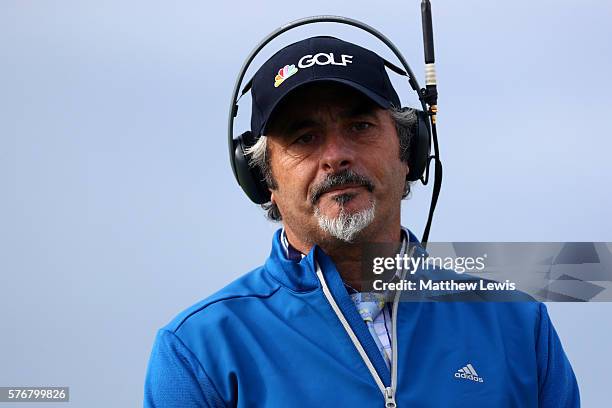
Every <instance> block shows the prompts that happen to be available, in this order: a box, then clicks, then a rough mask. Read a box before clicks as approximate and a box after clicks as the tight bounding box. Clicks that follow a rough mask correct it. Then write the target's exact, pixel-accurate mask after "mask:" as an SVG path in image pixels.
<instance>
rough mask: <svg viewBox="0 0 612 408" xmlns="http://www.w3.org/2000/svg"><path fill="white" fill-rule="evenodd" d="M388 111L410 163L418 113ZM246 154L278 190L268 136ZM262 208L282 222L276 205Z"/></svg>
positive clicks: (403, 157) (402, 153) (407, 186)
mask: <svg viewBox="0 0 612 408" xmlns="http://www.w3.org/2000/svg"><path fill="white" fill-rule="evenodd" d="M388 111H389V114H390V115H391V118H392V119H393V121H394V122H395V129H396V130H397V136H398V138H399V151H400V159H401V160H402V161H403V162H406V163H408V159H409V155H410V142H411V139H412V137H413V135H414V133H415V130H416V123H417V116H416V112H415V111H414V109H411V108H402V109H397V108H394V107H391V108H389V109H388ZM246 154H247V155H248V156H250V157H249V165H250V166H251V167H256V168H259V170H260V171H261V174H262V175H263V178H264V182H265V183H266V185H267V186H268V188H269V189H270V190H274V189H276V188H277V187H278V186H277V184H276V180H274V177H273V176H272V168H271V167H270V157H269V154H268V138H267V136H263V135H262V136H261V137H260V138H259V139H258V140H257V142H256V143H255V144H254V145H253V146H251V147H248V148H247V149H246ZM410 184H411V182H410V181H408V180H406V184H405V185H404V193H403V195H402V198H406V197H408V195H409V194H410ZM261 207H262V208H263V209H264V210H265V211H266V212H267V214H266V215H267V217H268V219H270V220H272V221H280V220H282V216H281V213H280V211H279V210H278V207H277V206H276V204H274V203H272V202H271V201H268V202H267V203H264V204H262V205H261Z"/></svg>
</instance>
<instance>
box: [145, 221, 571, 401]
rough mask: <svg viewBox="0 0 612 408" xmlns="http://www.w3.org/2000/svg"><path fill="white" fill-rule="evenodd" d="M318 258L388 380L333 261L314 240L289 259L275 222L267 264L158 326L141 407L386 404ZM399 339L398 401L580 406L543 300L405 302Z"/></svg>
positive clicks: (400, 312) (388, 375)
mask: <svg viewBox="0 0 612 408" xmlns="http://www.w3.org/2000/svg"><path fill="white" fill-rule="evenodd" d="M410 239H411V241H416V238H415V237H414V236H413V235H411V236H410ZM315 260H316V262H315ZM317 263H318V265H319V266H320V270H321V271H322V274H323V275H324V277H325V281H326V282H327V285H328V287H329V290H330V292H331V295H332V296H333V298H334V299H335V301H336V303H337V306H338V307H339V309H340V310H341V312H342V314H343V315H344V317H345V318H346V321H347V322H348V323H349V324H350V327H351V328H352V330H353V332H354V334H355V335H356V336H357V338H358V339H359V341H360V343H361V344H362V345H363V349H364V350H365V352H366V353H367V357H369V360H370V361H371V364H372V365H373V367H374V369H375V370H376V373H377V374H378V376H379V378H380V380H382V382H383V383H384V384H385V386H388V385H389V384H390V382H391V373H390V371H389V369H388V368H387V366H386V364H385V362H384V360H383V357H382V356H381V354H380V352H379V350H378V348H377V346H376V344H375V342H374V340H373V338H372V336H371V335H370V332H369V331H368V329H367V327H366V325H365V324H364V322H363V320H362V319H361V317H360V316H359V313H358V312H357V310H356V308H355V306H354V304H353V302H352V301H351V299H350V297H349V295H348V293H347V291H346V289H345V287H344V285H343V283H342V279H341V277H340V275H339V273H338V271H337V270H336V268H335V266H334V264H333V262H332V260H331V259H330V258H329V257H328V256H327V255H326V254H325V253H324V252H323V251H322V250H321V248H319V247H316V246H315V247H314V248H313V249H312V250H311V251H310V253H309V254H308V256H306V257H305V258H303V259H302V260H301V261H300V262H295V261H292V260H289V259H287V257H286V255H285V253H284V251H283V248H282V245H281V243H280V231H277V233H276V234H275V236H274V240H273V245H272V251H271V254H270V257H269V258H268V259H267V261H266V263H265V264H264V265H263V266H261V267H259V268H257V269H255V270H253V271H251V272H249V273H247V274H246V275H244V276H242V277H241V278H239V279H238V280H236V281H234V282H233V283H231V284H230V285H228V286H227V287H225V288H224V289H222V290H220V291H219V292H217V293H215V294H213V295H212V296H210V297H208V298H207V299H205V300H203V301H201V302H199V303H197V304H195V305H193V306H192V307H190V308H188V309H187V310H185V311H183V312H182V313H180V314H179V315H178V316H177V317H176V318H174V319H173V320H172V321H171V322H170V323H169V324H168V325H167V326H165V327H163V328H162V329H161V330H160V331H159V332H158V334H157V338H156V340H155V344H154V346H153V351H152V353H151V358H150V361H149V366H148V371H147V377H146V382H145V397H144V406H145V407H151V408H152V407H182V408H188V407H345V406H346V407H384V406H385V400H384V397H383V395H382V394H381V389H380V387H379V386H377V383H376V382H375V380H374V377H373V375H372V374H371V372H370V371H369V370H368V367H367V366H366V363H365V360H364V359H363V358H362V357H361V356H360V354H359V353H358V351H357V349H356V348H355V345H354V344H353V342H352V341H351V339H350V338H349V335H348V334H347V331H345V328H344V327H343V326H342V324H341V322H340V320H339V318H338V316H337V315H336V314H335V313H334V311H333V310H332V307H331V306H330V302H329V301H328V300H327V299H326V297H325V296H324V294H323V291H322V287H321V283H320V281H319V280H318V279H317V276H316V273H315V272H316V265H317ZM397 344H398V357H397V358H398V364H397V369H398V373H397V390H396V394H395V401H396V403H397V406H398V407H399V408H404V407H410V408H419V407H423V408H425V407H445V408H446V407H470V408H477V407H487V408H490V407H522V408H524V407H546V408H565V407H579V406H580V402H579V394H578V386H577V384H576V379H575V377H574V373H573V371H572V368H571V366H570V363H569V361H568V359H567V357H566V355H565V353H564V351H563V349H562V346H561V343H560V341H559V338H558V336H557V333H556V332H555V329H554V327H553V325H552V323H551V321H550V318H549V316H548V313H547V311H546V307H545V305H544V304H542V303H537V302H506V303H499V302H496V303H494V302H400V304H399V309H398V312H397ZM468 365H469V366H468ZM474 373H476V375H473V374H474Z"/></svg>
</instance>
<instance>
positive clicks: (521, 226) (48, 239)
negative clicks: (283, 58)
mask: <svg viewBox="0 0 612 408" xmlns="http://www.w3.org/2000/svg"><path fill="white" fill-rule="evenodd" d="M432 3H433V12H434V28H435V41H436V56H437V68H438V79H439V91H440V101H439V102H440V103H439V107H440V115H439V136H440V142H441V149H442V155H443V159H444V165H445V180H444V186H443V190H442V195H441V197H440V203H439V208H438V212H437V216H436V219H435V221H434V226H433V229H432V233H431V240H432V241H612V219H611V217H610V207H611V204H612V193H611V191H610V185H611V184H612V183H611V182H612V171H611V170H612V165H611V160H610V149H611V147H612V142H611V141H610V138H609V136H610V134H611V128H612V126H611V124H610V120H611V115H610V112H612V106H611V105H612V104H611V97H610V92H611V91H612V80H611V79H610V72H612V61H611V59H612V53H611V52H610V45H609V39H610V38H612V29H611V24H610V21H612V5H611V3H610V2H607V1H603V0H600V1H589V0H587V1H582V2H577V1H567V0H562V1H550V0H545V1H538V2H533V1H527V0H519V1H512V2H490V1H472V0H470V1H460V2H459V1H450V0H432ZM255 4H257V7H255ZM419 4H420V1H402V2H398V1H384V0H382V1H378V2H372V1H368V2H357V1H328V0H326V1H319V0H313V1H301V2H300V1H293V2H279V1H274V2H273V1H258V2H252V1H233V2H212V3H211V2H203V1H199V2H197V1H184V2H180V3H178V4H177V3H175V2H159V1H146V2H145V1H129V2H124V1H104V2H100V1H47V2H43V1H38V2H37V1H24V0H12V1H10V0H4V1H2V2H1V3H0V188H1V192H2V196H1V197H2V199H1V200H0V273H1V275H0V276H1V281H2V283H1V284H0V318H1V319H2V328H3V335H2V336H1V338H0V366H1V367H2V368H1V369H0V386H10V385H15V386H25V385H69V386H70V387H71V391H72V392H71V399H72V401H73V402H72V403H71V405H70V406H73V407H77V406H78V407H81V406H82V407H88V408H91V407H108V406H137V405H139V404H140V403H141V402H140V401H141V398H142V383H143V378H144V373H145V368H146V362H147V359H148V355H149V352H150V348H151V345H152V342H153V339H154V335H155V331H156V329H157V328H159V327H161V326H162V325H164V324H165V323H166V322H167V321H168V320H169V319H170V318H171V317H172V316H173V315H174V314H176V313H177V312H178V311H180V310H181V309H183V308H185V307H187V306H188V305H190V304H192V303H194V302H195V301H197V300H199V299H201V298H203V297H205V296H207V295H209V294H210V293H212V292H213V291H215V290H216V289H219V288H220V287H221V286H223V285H224V284H226V283H228V282H229V281H231V280H233V279H235V278H236V277H237V276H239V275H241V274H243V273H244V272H246V271H248V270H250V269H251V268H253V267H255V266H257V265H259V264H261V263H262V261H263V260H264V258H265V257H266V256H267V254H268V252H269V245H270V240H271V234H272V232H273V231H274V230H275V229H276V228H277V226H276V225H274V224H271V223H269V222H267V221H266V220H265V219H264V217H263V213H262V212H261V210H260V209H259V208H258V207H256V206H254V205H252V204H251V203H250V202H249V201H248V200H247V199H246V197H245V196H244V195H243V194H242V191H241V190H240V189H239V187H238V186H237V184H236V183H235V182H234V180H233V177H232V175H231V171H230V168H229V164H228V161H227V147H226V133H225V126H226V124H225V121H226V115H227V112H226V111H227V108H228V104H229V98H230V94H231V90H232V86H233V81H234V76H235V75H236V73H237V71H238V69H239V67H240V65H241V64H242V61H243V59H244V58H245V57H246V55H247V54H248V52H249V51H250V50H251V48H252V47H254V46H255V44H256V43H257V42H258V41H259V39H260V38H261V37H263V36H264V35H265V34H267V33H268V32H270V31H272V30H273V29H274V28H276V27H277V26H279V25H281V24H283V23H285V22H287V21H290V20H293V19H296V18H299V17H303V16H307V15H313V14H340V15H346V16H349V17H353V18H357V19H360V20H363V21H365V22H367V23H368V24H370V25H372V26H374V27H376V28H378V29H379V30H380V31H382V32H383V33H385V34H386V35H387V36H389V37H390V38H391V39H392V40H394V41H395V42H396V44H397V45H398V47H399V48H400V49H401V50H402V51H403V52H404V55H405V56H406V57H407V59H408V60H409V61H410V62H411V65H412V67H413V70H414V71H415V73H416V74H417V75H418V77H419V79H420V81H421V82H423V76H424V74H423V73H424V70H423V65H422V59H423V57H422V43H421V31H420V30H421V27H420V14H419V13H420V11H419V10H420V8H419ZM315 33H316V34H324V33H330V34H333V35H338V36H341V37H343V38H345V39H347V40H349V41H353V42H357V43H360V44H362V45H365V46H368V47H372V48H373V49H374V50H376V51H379V52H381V53H382V54H384V55H386V56H390V54H389V53H388V52H387V51H386V50H385V49H384V47H383V46H382V45H380V44H378V43H377V42H376V41H375V40H373V39H371V38H369V37H368V36H367V35H365V34H362V33H360V32H357V31H355V30H354V29H348V28H338V27H333V26H329V25H322V26H319V27H318V28H315V29H302V30H299V31H297V32H294V33H290V34H288V35H287V36H285V37H283V39H281V40H279V41H276V42H274V45H273V46H271V47H270V48H268V51H267V53H265V54H264V55H270V54H271V53H272V52H274V51H275V50H276V49H277V48H278V47H279V46H281V45H283V44H286V43H288V42H289V41H293V40H296V39H298V38H302V37H304V36H306V35H310V34H315ZM261 60H262V59H259V60H258V61H261ZM396 87H397V89H398V91H399V92H400V94H402V95H403V100H404V101H405V102H406V103H412V104H414V102H415V98H414V96H413V95H411V94H409V93H408V92H406V91H407V90H408V87H407V86H406V85H404V84H401V83H400V82H399V81H397V82H396ZM247 102H248V101H247ZM248 106H249V105H248V103H245V104H244V105H243V106H242V108H241V113H242V114H243V115H242V116H241V118H240V120H239V123H238V126H237V128H238V130H240V129H243V128H244V127H246V124H247V123H248V112H249V108H248ZM429 191H430V190H429V188H420V187H417V188H415V189H414V195H413V198H412V199H410V200H407V201H406V202H404V204H403V222H404V225H406V226H408V227H409V228H411V229H413V230H414V231H415V232H416V233H417V235H420V234H421V231H422V228H423V225H424V220H425V217H426V209H427V205H428V202H429V201H428V200H429ZM549 309H550V313H551V316H552V318H553V321H554V322H555V325H556V327H557V329H558V331H559V333H560V335H561V337H562V340H563V343H564V346H565V348H566V351H567V353H568V355H569V357H570V359H571V361H572V363H573V365H574V369H575V371H576V373H577V376H578V379H579V382H580V385H581V390H582V395H583V402H584V406H593V407H596V406H603V404H604V402H603V401H607V398H608V389H607V388H608V387H609V381H608V380H607V379H608V378H609V374H608V372H609V367H610V366H612V359H611V357H610V351H611V350H610V346H609V344H611V343H612V324H611V322H610V317H609V316H610V315H611V312H612V305H611V304H609V303H605V304H604V303H600V304H550V305H549ZM102 384H104V385H105V386H107V387H110V389H112V390H113V391H112V395H111V394H110V392H108V393H107V392H101V389H100V388H99V387H100V386H101V385H102ZM107 389H109V388H107ZM113 400H114V401H120V402H119V403H113V402H112V401H113ZM26 406H27V404H24V405H23V407H24V408H25V407H26Z"/></svg>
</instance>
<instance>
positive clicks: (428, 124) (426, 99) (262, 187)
mask: <svg viewBox="0 0 612 408" xmlns="http://www.w3.org/2000/svg"><path fill="white" fill-rule="evenodd" d="M423 4H425V6H423V5H422V6H421V8H422V12H423V35H424V40H425V49H426V51H425V60H426V63H427V65H426V73H427V87H426V88H423V89H421V88H420V87H419V84H418V82H417V80H416V79H415V76H414V74H413V73H412V70H411V69H410V66H409V65H408V63H407V62H406V60H405V59H404V57H403V55H402V54H401V52H400V51H399V50H398V49H397V47H396V46H395V45H394V44H393V43H392V42H391V40H389V39H388V38H387V37H385V36H384V35H383V34H382V33H380V32H379V31H378V30H376V29H374V28H373V27H370V26H369V25H367V24H365V23H363V22H361V21H358V20H354V19H351V18H347V17H340V16H327V15H325V16H312V17H306V18H302V19H299V20H295V21H292V22H290V23H288V24H286V25H284V26H281V27H280V28H278V29H276V30H275V31H273V32H272V33H270V34H268V35H267V36H266V37H265V38H264V39H263V40H262V41H261V42H260V43H259V44H258V45H257V46H256V47H255V48H254V49H253V50H252V51H251V53H250V54H249V56H248V57H247V59H246V60H245V61H244V63H243V64H242V67H241V68H240V71H239V73H238V77H237V79H236V83H235V85H234V91H233V93H232V98H231V104H230V112H229V119H228V129H227V130H228V132H227V133H228V149H229V158H230V164H231V166H232V171H233V173H234V177H235V178H236V181H237V182H238V184H239V185H240V187H242V190H243V191H244V192H245V193H246V195H247V196H248V197H249V199H250V200H251V201H253V202H254V203H256V204H264V203H267V202H268V201H270V191H269V190H268V186H267V185H266V182H265V181H264V177H263V174H261V171H260V170H259V168H257V167H254V166H251V165H250V164H249V155H248V154H247V153H246V151H247V149H248V148H249V147H251V146H253V145H254V144H255V143H256V142H257V138H256V137H255V136H254V135H253V133H252V132H251V131H250V130H249V131H246V132H244V133H242V134H240V135H239V136H238V137H235V138H234V119H235V118H236V116H237V115H238V100H239V99H240V98H241V97H242V96H243V95H244V94H246V93H247V92H248V91H249V90H250V89H251V85H252V80H251V81H249V82H248V83H247V84H246V85H245V86H244V88H243V89H242V92H241V93H240V95H238V94H239V92H240V86H241V85H242V81H243V79H244V76H245V75H246V71H247V70H248V68H249V66H250V65H251V62H252V61H253V59H255V57H256V56H257V54H259V52H260V51H261V50H262V49H263V48H264V47H265V46H266V45H267V44H268V43H269V42H270V41H272V40H273V39H275V38H276V37H278V36H280V35H281V34H283V33H285V32H286V31H289V30H291V29H293V28H296V27H300V26H303V25H307V24H314V23H324V22H331V23H339V24H346V25H350V26H353V27H357V28H359V29H361V30H364V31H366V32H368V33H370V34H372V35H373V36H375V37H376V38H378V39H379V40H380V41H382V42H383V43H384V44H385V45H386V46H387V47H388V48H389V49H390V50H391V51H392V52H393V53H394V54H395V56H396V57H397V59H398V60H399V61H400V62H401V64H402V66H403V68H404V69H403V70H402V69H401V68H399V67H397V66H395V65H393V64H391V63H390V62H388V61H386V60H384V63H385V66H386V67H387V68H389V69H390V70H392V71H394V72H395V73H397V74H399V75H402V76H406V77H408V83H409V84H410V86H411V88H412V89H413V90H414V91H416V92H417V94H418V96H419V100H420V102H421V106H422V108H423V109H422V110H417V109H415V110H414V111H415V113H416V124H415V126H414V127H413V129H412V130H413V132H412V138H411V140H410V152H409V155H408V166H409V169H410V171H409V173H408V176H407V180H408V181H416V180H421V182H422V183H423V184H424V185H426V184H427V183H428V180H429V163H430V161H431V160H435V163H436V166H435V170H436V179H435V182H434V192H433V194H432V201H431V205H430V212H429V218H428V222H427V226H426V228H425V232H424V233H423V239H422V240H421V242H422V244H423V245H426V242H427V239H428V235H429V229H430V226H431V220H432V218H433V211H434V209H435V205H436V202H437V199H438V194H439V191H440V186H441V181H442V180H441V176H442V164H441V162H440V160H439V153H438V141H437V134H436V121H435V118H436V113H437V89H436V79H435V70H434V65H433V62H434V61H433V35H432V30H431V10H430V9H429V8H428V7H429V2H428V1H427V2H425V1H423ZM424 7H426V8H424ZM426 14H428V15H426ZM426 20H428V21H426ZM427 22H428V23H429V24H427ZM428 51H429V54H430V55H429V57H430V58H428ZM428 59H429V60H430V61H428ZM428 105H429V109H428V108H427V106H428ZM405 109H410V108H402V110H405ZM432 140H433V145H434V151H435V155H434V156H430V151H431V144H432V143H431V141H432Z"/></svg>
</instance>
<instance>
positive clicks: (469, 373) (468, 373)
mask: <svg viewBox="0 0 612 408" xmlns="http://www.w3.org/2000/svg"><path fill="white" fill-rule="evenodd" d="M455 378H464V379H466V380H472V381H475V382H479V383H481V382H484V379H483V378H482V377H479V376H478V373H476V370H474V367H472V365H471V364H469V363H468V364H467V365H466V366H465V367H463V368H460V369H459V370H457V372H456V373H455Z"/></svg>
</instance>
